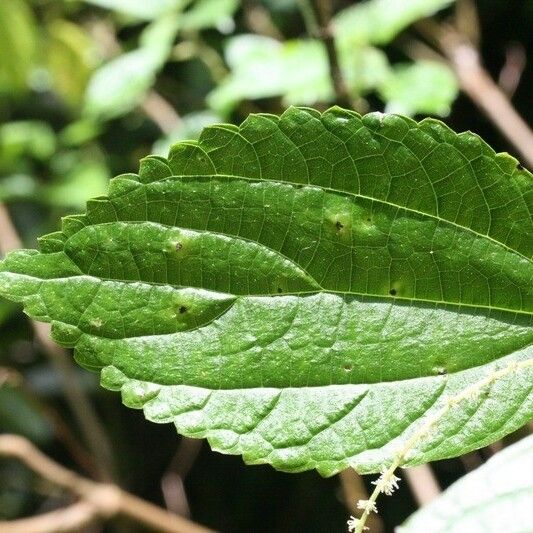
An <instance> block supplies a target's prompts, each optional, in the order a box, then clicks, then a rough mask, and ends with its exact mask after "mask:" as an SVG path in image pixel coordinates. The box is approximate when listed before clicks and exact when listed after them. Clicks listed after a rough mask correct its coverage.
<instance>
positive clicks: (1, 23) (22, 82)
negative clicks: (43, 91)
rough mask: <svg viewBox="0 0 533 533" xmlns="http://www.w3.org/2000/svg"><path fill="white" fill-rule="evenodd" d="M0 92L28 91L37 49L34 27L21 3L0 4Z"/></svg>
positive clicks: (28, 9)
mask: <svg viewBox="0 0 533 533" xmlns="http://www.w3.org/2000/svg"><path fill="white" fill-rule="evenodd" d="M0 43H1V46H0V92H2V91H10V92H11V93H14V92H15V91H17V90H18V91H22V90H26V89H27V88H28V77H29V75H30V73H31V70H32V68H33V65H34V61H35V55H36V49H37V25H36V22H35V18H34V16H33V13H32V11H31V9H30V7H29V6H28V5H27V4H26V2H24V0H9V1H7V2H5V1H4V2H0Z"/></svg>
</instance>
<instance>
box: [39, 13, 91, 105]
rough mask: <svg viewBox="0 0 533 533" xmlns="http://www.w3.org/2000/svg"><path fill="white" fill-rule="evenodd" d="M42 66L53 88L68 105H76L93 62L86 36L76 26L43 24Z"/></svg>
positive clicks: (83, 91)
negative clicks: (44, 57)
mask: <svg viewBox="0 0 533 533" xmlns="http://www.w3.org/2000/svg"><path fill="white" fill-rule="evenodd" d="M47 34H48V39H47V41H46V46H47V50H46V65H47V68H48V70H49V72H50V74H51V76H52V79H53V87H54V89H55V91H56V92H57V93H58V94H59V95H61V97H62V98H63V99H64V100H65V101H66V102H67V103H68V104H69V105H70V106H72V107H74V108H76V107H79V106H80V105H81V103H82V101H83V95H84V93H85V88H86V86H87V82H88V81H89V78H90V76H91V72H92V70H93V68H94V67H95V64H96V57H95V50H94V46H93V44H92V41H91V39H90V37H89V36H88V35H87V33H86V32H85V31H84V30H83V29H82V28H81V27H80V26H78V25H76V24H73V23H72V22H69V21H66V20H60V19H57V20H54V21H53V22H52V23H50V24H49V25H48V26H47Z"/></svg>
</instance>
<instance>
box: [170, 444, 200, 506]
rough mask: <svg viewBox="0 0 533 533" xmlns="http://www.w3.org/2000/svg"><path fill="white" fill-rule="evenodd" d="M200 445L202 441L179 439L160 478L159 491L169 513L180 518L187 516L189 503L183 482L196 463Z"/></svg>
mask: <svg viewBox="0 0 533 533" xmlns="http://www.w3.org/2000/svg"><path fill="white" fill-rule="evenodd" d="M202 445H203V441H202V440H200V439H190V438H188V437H182V438H181V439H180V442H179V445H178V449H177V450H176V453H175V454H174V457H173V458H172V460H171V461H170V464H169V466H168V468H167V470H166V472H165V473H164V474H163V477H162V478H161V490H162V492H163V497H164V499H165V505H166V507H167V509H168V510H169V511H172V512H174V513H177V514H180V515H182V516H189V502H188V500H187V494H186V492H185V485H184V481H185V478H186V477H187V474H188V473H189V471H190V470H191V468H192V466H193V464H194V462H195V461H196V458H197V457H198V454H199V453H200V450H201V449H202Z"/></svg>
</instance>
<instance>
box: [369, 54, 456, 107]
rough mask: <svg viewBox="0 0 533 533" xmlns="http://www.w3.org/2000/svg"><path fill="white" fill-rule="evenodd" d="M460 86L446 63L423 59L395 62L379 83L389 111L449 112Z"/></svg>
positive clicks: (380, 92) (380, 91) (381, 94)
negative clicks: (385, 77)
mask: <svg viewBox="0 0 533 533" xmlns="http://www.w3.org/2000/svg"><path fill="white" fill-rule="evenodd" d="M458 90H459V87H458V85H457V80H456V79H455V76H454V75H453V73H452V71H451V70H450V69H449V68H448V67H447V66H446V65H443V64H441V63H437V62H435V61H419V62H417V63H411V64H400V65H397V66H395V67H394V69H393V70H392V72H391V74H390V76H388V77H387V79H386V80H385V82H384V83H383V84H382V85H381V86H380V87H379V94H380V96H381V98H382V99H383V100H385V102H387V106H386V111H387V112H389V113H400V114H404V115H415V114H417V113H423V114H426V115H440V116H446V115H448V114H449V113H450V107H451V105H452V103H453V101H454V100H455V98H456V97H457V92H458Z"/></svg>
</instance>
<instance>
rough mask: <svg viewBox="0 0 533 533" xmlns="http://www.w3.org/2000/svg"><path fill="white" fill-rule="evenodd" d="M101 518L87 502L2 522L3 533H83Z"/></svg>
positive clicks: (0, 525) (0, 523) (0, 524)
mask: <svg viewBox="0 0 533 533" xmlns="http://www.w3.org/2000/svg"><path fill="white" fill-rule="evenodd" d="M98 519H99V517H98V514H97V511H96V509H95V508H94V506H93V505H92V504H91V503H89V502H85V501H80V502H77V503H74V504H72V505H69V506H68V507H65V508H63V509H58V510H56V511H51V512H49V513H45V514H41V515H37V516H33V517H31V518H21V519H19V520H12V521H10V522H0V528H1V529H2V533H51V532H53V533H59V532H67V531H69V532H76V531H82V528H84V527H87V526H89V525H91V524H94V523H95V522H96V521H98Z"/></svg>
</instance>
